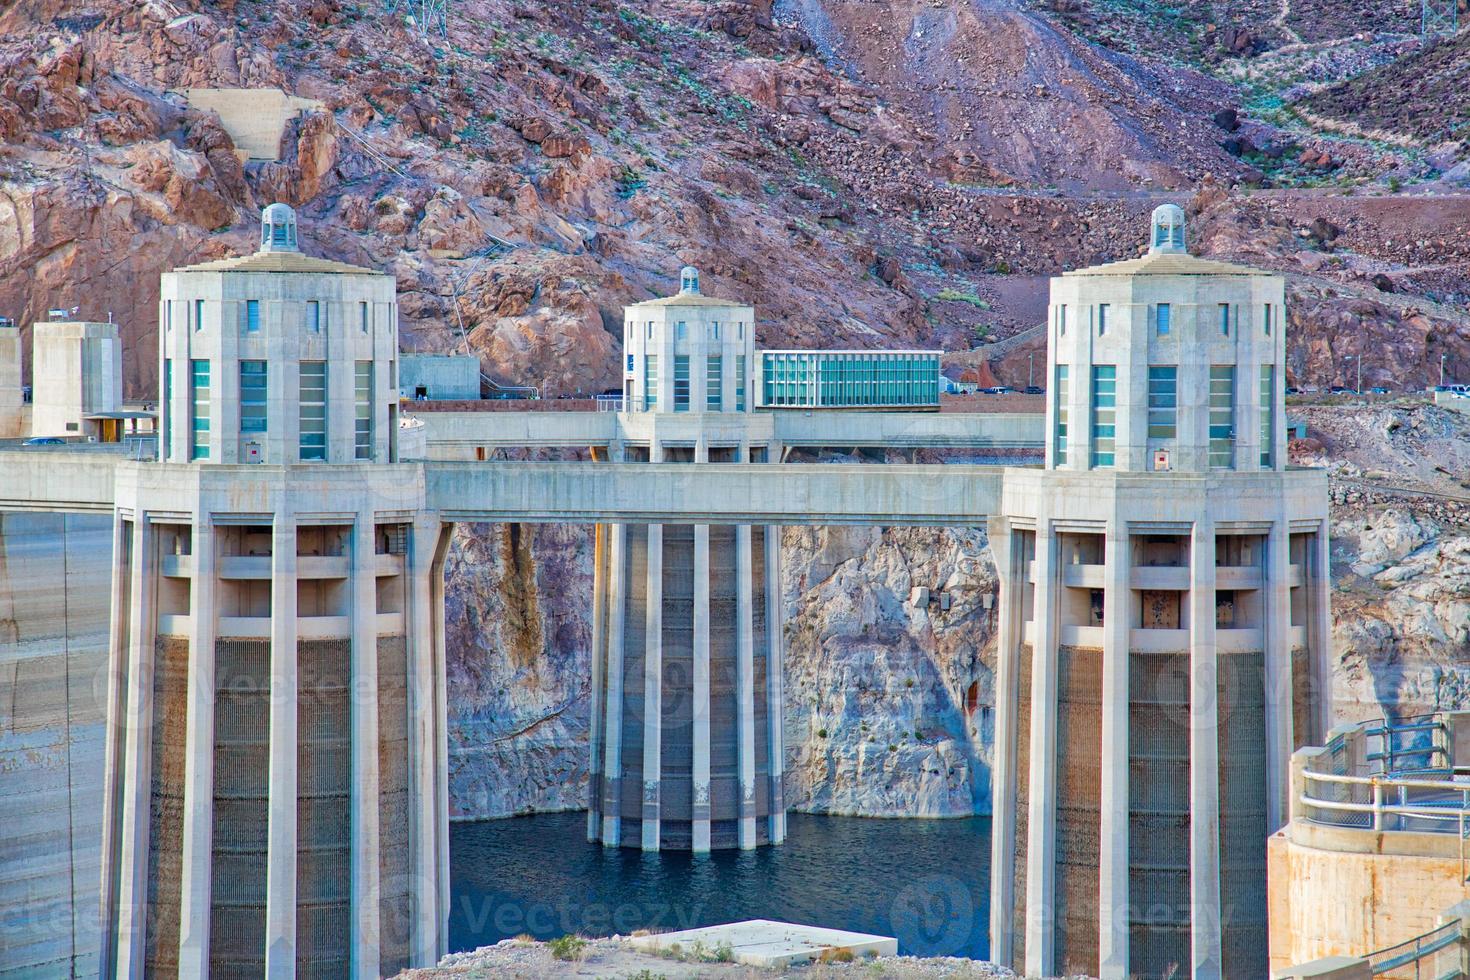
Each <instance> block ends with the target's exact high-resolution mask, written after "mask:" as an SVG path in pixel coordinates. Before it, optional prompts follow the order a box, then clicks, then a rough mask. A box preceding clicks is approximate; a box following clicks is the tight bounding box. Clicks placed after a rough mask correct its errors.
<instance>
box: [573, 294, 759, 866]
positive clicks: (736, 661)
mask: <svg viewBox="0 0 1470 980" xmlns="http://www.w3.org/2000/svg"><path fill="white" fill-rule="evenodd" d="M680 279H681V289H680V292H679V294H678V295H676V296H671V297H667V298H664V299H656V300H650V301H647V302H644V303H638V304H636V305H633V306H630V307H628V308H627V310H626V313H625V317H624V324H623V330H624V336H623V350H624V352H625V359H626V360H625V365H624V367H625V370H624V390H623V408H624V412H623V414H622V416H621V419H620V426H619V427H620V434H621V437H622V438H621V439H620V441H619V442H617V443H615V444H614V445H613V447H612V448H611V450H610V453H611V455H612V456H613V457H614V459H615V461H618V462H644V463H720V462H724V463H748V462H765V461H766V460H767V459H769V458H772V457H773V456H775V457H776V458H779V455H780V448H779V447H778V446H777V445H776V444H775V437H774V431H773V427H772V425H771V422H770V416H768V415H767V416H758V415H755V414H754V413H753V412H752V411H751V409H752V408H753V406H754V396H753V385H752V372H753V369H754V365H755V338H754V326H755V324H754V310H753V309H752V308H751V307H749V306H741V305H738V304H733V303H728V302H725V301H723V300H719V299H716V298H714V297H710V296H705V295H703V294H702V293H701V292H700V290H699V276H698V273H697V272H696V271H695V270H694V269H690V268H686V269H684V270H683V271H682V273H681V275H680ZM779 556H780V536H779V528H774V527H765V526H760V525H757V526H750V525H709V524H646V525H645V524H634V525H628V524H614V525H599V526H598V527H597V531H596V542H595V548H594V589H595V592H594V604H593V657H592V663H593V668H592V670H593V673H592V691H593V706H592V739H591V742H592V747H591V765H590V771H591V773H592V780H591V787H592V789H591V798H590V800H589V806H588V816H587V835H588V839H590V840H594V841H597V840H600V841H601V842H602V843H603V844H606V845H609V846H623V847H639V848H642V849H643V850H659V849H662V848H671V849H679V850H694V851H708V850H711V849H712V848H730V847H740V848H752V847H756V846H757V845H760V844H768V843H769V844H779V843H781V841H782V840H783V839H784V838H785V836H786V816H785V810H786V808H785V803H784V802H783V798H782V792H781V772H782V743H781V705H782V691H781V670H782V657H781V627H780V622H781V616H780V605H779V603H780V566H779Z"/></svg>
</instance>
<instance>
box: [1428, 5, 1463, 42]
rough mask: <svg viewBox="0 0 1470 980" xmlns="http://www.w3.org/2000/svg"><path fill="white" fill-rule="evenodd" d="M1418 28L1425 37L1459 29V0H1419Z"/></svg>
mask: <svg viewBox="0 0 1470 980" xmlns="http://www.w3.org/2000/svg"><path fill="white" fill-rule="evenodd" d="M1420 3H1421V11H1420V15H1419V25H1420V26H1419V29H1420V32H1421V33H1422V34H1423V35H1424V37H1425V39H1429V38H1434V37H1439V36H1441V35H1448V36H1450V37H1454V36H1455V34H1456V33H1458V32H1459V30H1460V0H1420Z"/></svg>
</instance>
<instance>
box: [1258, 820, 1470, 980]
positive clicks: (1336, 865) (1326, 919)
mask: <svg viewBox="0 0 1470 980" xmlns="http://www.w3.org/2000/svg"><path fill="white" fill-rule="evenodd" d="M1426 836H1429V835H1421V834H1399V833H1377V834H1375V833H1374V832H1373V831H1368V830H1349V829H1344V828H1337V827H1320V826H1309V825H1305V824H1304V823H1302V822H1301V821H1294V822H1293V823H1292V824H1291V825H1290V826H1289V827H1287V828H1286V829H1284V830H1282V831H1280V832H1278V833H1276V834H1274V835H1272V837H1271V839H1270V841H1269V842H1268V843H1267V847H1266V852H1267V882H1268V888H1267V895H1268V900H1269V902H1270V920H1271V971H1272V973H1273V975H1274V974H1275V973H1276V972H1277V971H1279V970H1284V969H1286V968H1287V967H1288V966H1290V965H1291V964H1293V963H1306V962H1308V961H1311V960H1316V959H1320V958H1322V957H1328V956H1362V955H1364V954H1365V953H1368V952H1370V951H1372V950H1375V949H1383V948H1384V947H1387V946H1392V945H1394V944H1395V943H1400V942H1403V941H1405V940H1407V939H1412V938H1413V937H1415V936H1418V935H1421V934H1423V933H1425V932H1428V931H1429V930H1430V929H1433V928H1434V927H1435V926H1436V925H1438V924H1439V923H1440V921H1441V916H1442V915H1443V914H1444V911H1445V909H1447V908H1449V907H1450V906H1451V905H1454V904H1455V903H1456V902H1461V901H1464V900H1466V899H1467V898H1470V886H1467V885H1466V883H1465V874H1466V870H1467V865H1466V860H1465V858H1462V857H1461V856H1460V854H1459V853H1457V852H1456V847H1455V845H1456V844H1457V843H1458V842H1457V841H1456V839H1455V835H1454V834H1437V835H1433V836H1434V837H1436V838H1439V840H1437V841H1434V843H1442V844H1443V845H1446V846H1445V847H1444V849H1443V850H1444V853H1439V854H1413V853H1402V852H1401V851H1402V850H1403V849H1402V848H1394V850H1395V851H1398V852H1399V853H1386V852H1387V851H1388V850H1389V848H1388V847H1380V846H1374V840H1375V839H1377V840H1378V841H1380V842H1381V843H1383V844H1392V843H1394V841H1393V840H1392V839H1393V838H1406V837H1413V838H1423V837H1426ZM1306 838H1311V839H1306ZM1314 845H1316V846H1314ZM1436 849H1437V848H1436Z"/></svg>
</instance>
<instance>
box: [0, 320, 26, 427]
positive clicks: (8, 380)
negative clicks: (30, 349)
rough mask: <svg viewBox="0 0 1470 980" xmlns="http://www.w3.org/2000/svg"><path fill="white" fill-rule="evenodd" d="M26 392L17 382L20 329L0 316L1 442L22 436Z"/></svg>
mask: <svg viewBox="0 0 1470 980" xmlns="http://www.w3.org/2000/svg"><path fill="white" fill-rule="evenodd" d="M25 431H26V409H25V389H23V388H22V387H21V383H20V328H19V327H17V326H16V325H15V321H14V320H11V319H9V318H8V317H0V439H15V438H17V437H19V436H22V435H25Z"/></svg>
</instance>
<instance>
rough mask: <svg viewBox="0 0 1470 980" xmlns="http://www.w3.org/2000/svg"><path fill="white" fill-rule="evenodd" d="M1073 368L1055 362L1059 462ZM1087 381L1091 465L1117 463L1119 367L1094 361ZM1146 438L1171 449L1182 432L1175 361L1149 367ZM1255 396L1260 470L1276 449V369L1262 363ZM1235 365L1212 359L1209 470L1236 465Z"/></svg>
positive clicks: (1064, 449) (1064, 445)
mask: <svg viewBox="0 0 1470 980" xmlns="http://www.w3.org/2000/svg"><path fill="white" fill-rule="evenodd" d="M1071 380H1072V379H1071V377H1070V368H1069V365H1066V364H1058V365H1056V367H1055V378H1054V380H1053V384H1052V390H1053V392H1054V393H1055V394H1054V396H1053V397H1054V398H1055V402H1054V404H1053V414H1054V424H1053V439H1052V451H1053V456H1054V459H1055V462H1056V465H1058V466H1064V465H1066V463H1067V461H1068V452H1069V447H1068V428H1069V422H1070V418H1069V415H1070V401H1071ZM1087 381H1088V399H1087V402H1088V411H1089V418H1088V420H1087V421H1088V431H1089V433H1090V435H1091V437H1092V438H1091V456H1090V460H1089V462H1090V465H1091V466H1092V467H1095V468H1102V467H1110V466H1113V465H1115V463H1116V458H1117V421H1118V419H1117V413H1118V368H1117V365H1114V364H1094V365H1092V373H1091V377H1090V378H1088V379H1087ZM1147 384H1148V387H1147V398H1148V405H1147V408H1148V414H1147V425H1148V430H1147V431H1148V440H1149V444H1150V446H1151V447H1154V446H1158V447H1159V448H1165V449H1167V448H1168V446H1169V444H1170V443H1171V442H1172V441H1173V440H1175V439H1176V438H1177V437H1178V434H1179V367H1178V366H1177V365H1173V364H1151V365H1149V367H1148V380H1147ZM1258 384H1259V387H1258V390H1257V399H1258V404H1259V408H1260V437H1261V438H1260V457H1259V463H1260V466H1261V468H1262V469H1270V468H1271V467H1272V466H1274V464H1275V457H1274V454H1273V452H1272V445H1273V443H1274V441H1275V440H1274V438H1273V434H1274V432H1275V427H1276V368H1275V366H1274V365H1270V364H1263V365H1261V366H1260V374H1259V381H1258ZM1237 397H1238V396H1237V391H1236V367H1235V365H1233V364H1212V365H1210V368H1209V391H1208V398H1207V402H1206V407H1207V411H1208V425H1209V446H1208V453H1209V465H1210V468H1211V469H1233V468H1234V467H1235V442H1236V404H1237Z"/></svg>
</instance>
